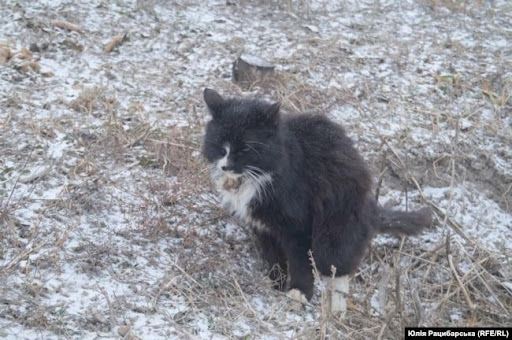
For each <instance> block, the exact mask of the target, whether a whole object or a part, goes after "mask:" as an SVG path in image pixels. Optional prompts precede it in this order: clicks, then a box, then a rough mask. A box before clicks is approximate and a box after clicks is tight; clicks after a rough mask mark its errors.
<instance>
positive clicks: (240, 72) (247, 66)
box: [232, 53, 275, 86]
mask: <svg viewBox="0 0 512 340" xmlns="http://www.w3.org/2000/svg"><path fill="white" fill-rule="evenodd" d="M274 69H275V65H274V64H272V63H271V62H270V61H268V60H267V59H265V58H262V57H258V56H255V55H251V54H245V53H244V54H242V55H241V56H240V57H238V58H237V59H236V60H235V61H234V62H233V70H232V77H233V82H235V83H236V84H240V85H245V86H247V85H251V84H253V83H254V82H256V81H258V80H263V79H265V78H266V77H267V76H269V75H271V74H273V73H274Z"/></svg>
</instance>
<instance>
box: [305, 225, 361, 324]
mask: <svg viewBox="0 0 512 340" xmlns="http://www.w3.org/2000/svg"><path fill="white" fill-rule="evenodd" d="M333 220H335V219H333ZM330 222H332V220H331V221H330ZM328 223H329V222H327V225H323V226H320V227H316V228H315V227H313V230H316V231H317V232H316V233H313V257H314V260H315V263H316V266H317V268H318V271H319V272H320V274H322V275H324V276H332V274H333V273H332V270H331V268H332V267H334V268H336V271H335V278H334V281H333V282H332V290H331V295H330V306H331V312H333V313H340V312H341V313H342V314H344V313H345V312H346V306H347V302H346V296H347V295H348V292H349V286H348V281H349V275H350V274H352V273H354V272H355V271H356V270H357V267H358V265H359V262H360V261H361V259H362V257H363V256H364V254H365V252H366V248H367V245H368V241H369V239H370V234H369V233H368V232H367V231H366V229H365V228H364V226H363V227H359V226H358V225H355V224H352V225H350V226H346V228H342V227H340V226H339V225H338V226H334V227H333V226H332V225H328Z"/></svg>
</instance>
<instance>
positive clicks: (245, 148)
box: [242, 145, 251, 152]
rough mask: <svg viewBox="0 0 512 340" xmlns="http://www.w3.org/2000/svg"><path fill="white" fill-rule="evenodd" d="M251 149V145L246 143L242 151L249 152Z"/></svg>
mask: <svg viewBox="0 0 512 340" xmlns="http://www.w3.org/2000/svg"><path fill="white" fill-rule="evenodd" d="M249 150H251V147H250V146H249V145H245V146H244V148H243V149H242V152H249Z"/></svg>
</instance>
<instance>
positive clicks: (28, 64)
mask: <svg viewBox="0 0 512 340" xmlns="http://www.w3.org/2000/svg"><path fill="white" fill-rule="evenodd" d="M16 68H18V69H20V70H21V72H28V71H29V70H34V71H37V72H39V69H40V66H39V64H38V63H37V61H35V60H25V61H22V62H20V63H17V64H16Z"/></svg>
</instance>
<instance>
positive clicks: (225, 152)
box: [220, 148, 228, 157]
mask: <svg viewBox="0 0 512 340" xmlns="http://www.w3.org/2000/svg"><path fill="white" fill-rule="evenodd" d="M227 153H228V152H227V150H226V149H225V148H222V149H220V155H221V156H222V157H224V156H226V154H227Z"/></svg>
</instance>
